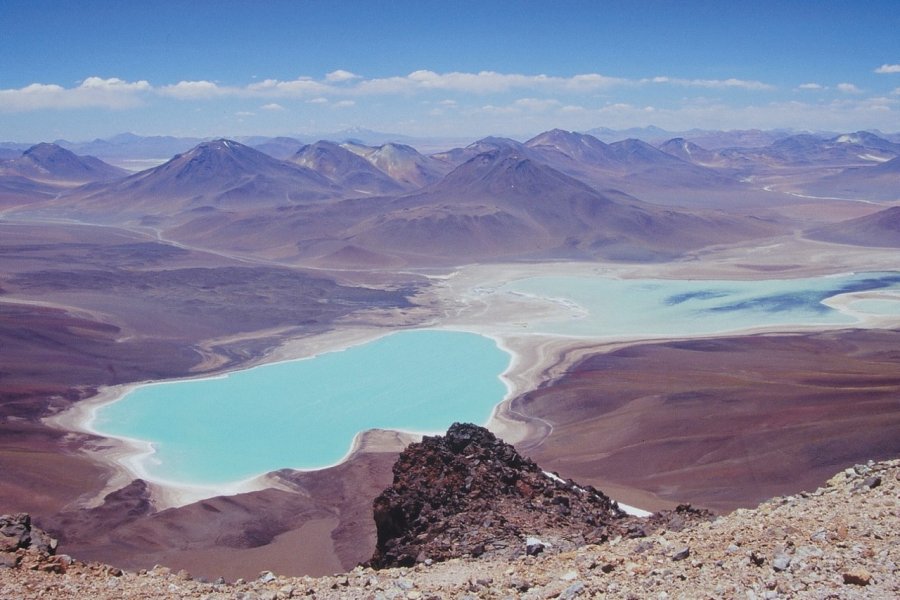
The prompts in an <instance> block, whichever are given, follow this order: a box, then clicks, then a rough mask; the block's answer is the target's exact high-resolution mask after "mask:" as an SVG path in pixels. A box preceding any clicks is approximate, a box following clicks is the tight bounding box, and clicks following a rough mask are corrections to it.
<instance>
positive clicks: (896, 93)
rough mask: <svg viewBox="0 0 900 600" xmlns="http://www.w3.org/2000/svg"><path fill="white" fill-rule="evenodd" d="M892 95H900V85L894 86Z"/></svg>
mask: <svg viewBox="0 0 900 600" xmlns="http://www.w3.org/2000/svg"><path fill="white" fill-rule="evenodd" d="M891 96H900V87H898V88H894V91H893V92H891Z"/></svg>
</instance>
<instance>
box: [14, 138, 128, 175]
mask: <svg viewBox="0 0 900 600" xmlns="http://www.w3.org/2000/svg"><path fill="white" fill-rule="evenodd" d="M126 174H127V171H124V170H122V169H119V168H117V167H114V166H112V165H108V164H106V163H105V162H103V161H102V160H100V159H98V158H94V157H93V156H78V155H76V154H74V153H73V152H70V151H68V150H66V149H65V148H62V147H60V146H58V145H56V144H47V143H42V144H37V145H35V146H32V147H31V148H29V149H28V150H26V151H25V152H24V153H23V154H22V156H20V157H19V158H15V159H12V160H9V161H6V162H3V163H0V175H13V176H19V177H25V178H28V179H32V180H35V181H42V182H53V183H71V184H82V183H88V182H93V181H110V180H113V179H118V178H121V177H124V176H125V175H126Z"/></svg>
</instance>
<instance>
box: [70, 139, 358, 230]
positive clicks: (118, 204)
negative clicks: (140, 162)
mask: <svg viewBox="0 0 900 600" xmlns="http://www.w3.org/2000/svg"><path fill="white" fill-rule="evenodd" d="M341 193H342V190H341V189H340V188H339V187H338V186H336V185H334V184H333V183H332V182H331V181H329V180H328V179H326V178H325V177H323V176H322V175H319V174H318V173H316V172H314V171H312V170H311V169H308V168H306V167H302V166H300V165H296V164H291V163H287V162H284V161H280V160H276V159H274V158H272V157H271V156H269V155H267V154H263V153H262V152H260V151H258V150H254V149H253V148H250V147H249V146H245V145H243V144H239V143H237V142H234V141H231V140H225V139H220V140H215V141H212V142H203V143H201V144H200V145H198V146H197V147H195V148H193V149H192V150H190V151H189V152H185V153H184V154H179V155H176V156H175V157H174V158H172V159H171V160H169V161H168V162H166V163H164V164H162V165H160V166H158V167H154V168H152V169H148V170H146V171H141V172H140V173H135V174H134V175H131V176H129V177H126V178H125V179H122V180H120V181H117V182H114V183H111V184H108V185H105V186H94V187H92V188H89V189H85V190H84V191H83V192H82V194H81V195H82V198H83V202H82V204H81V205H82V206H84V207H92V208H94V209H97V208H101V209H103V210H105V211H108V212H110V213H113V214H114V213H117V212H124V213H128V214H135V213H138V214H155V215H165V216H171V215H173V214H175V213H177V212H181V211H184V210H191V209H197V208H200V207H204V206H207V207H209V206H211V207H243V208H247V207H259V206H272V205H283V204H285V205H286V204H292V203H304V202H318V201H322V200H328V199H333V198H337V197H339V196H340V195H341ZM70 202H71V200H70Z"/></svg>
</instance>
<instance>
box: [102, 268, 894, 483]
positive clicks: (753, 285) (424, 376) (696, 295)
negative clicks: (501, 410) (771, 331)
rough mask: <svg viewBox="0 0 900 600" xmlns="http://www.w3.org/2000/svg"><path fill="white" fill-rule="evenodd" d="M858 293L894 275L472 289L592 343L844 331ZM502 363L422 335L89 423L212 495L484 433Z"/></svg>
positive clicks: (600, 281)
mask: <svg viewBox="0 0 900 600" xmlns="http://www.w3.org/2000/svg"><path fill="white" fill-rule="evenodd" d="M867 290H882V291H885V292H890V294H896V292H897V291H900V273H896V272H886V273H861V274H848V275H841V276H832V277H819V278H808V279H793V280H770V281H699V280H698V281H677V280H662V279H659V280H649V279H645V280H635V279H607V278H601V277H592V278H588V277H535V278H530V279H523V280H519V281H515V282H512V283H509V284H505V285H501V286H498V287H497V288H494V289H492V290H482V291H483V292H486V293H488V294H489V295H490V294H499V295H503V294H514V295H518V296H528V297H533V298H537V299H539V300H540V301H542V302H546V301H550V302H553V303H555V304H556V305H557V306H558V308H559V309H560V310H557V311H554V314H555V315H556V316H554V317H552V318H548V319H544V320H540V321H533V322H530V323H527V324H524V326H523V329H522V331H523V332H525V333H528V332H533V333H543V334H552V335H564V336H579V337H593V338H607V337H654V336H661V337H664V336H689V335H702V334H711V333H724V332H729V331H737V330H744V329H749V328H756V327H767V326H779V325H785V326H797V325H809V326H812V325H837V326H841V325H852V324H854V323H856V322H858V319H857V317H856V316H854V314H853V313H852V312H841V311H840V310H836V309H834V308H831V307H829V306H827V305H825V304H823V300H826V299H828V298H831V297H833V296H836V295H839V294H845V293H851V292H860V291H867ZM895 297H896V298H897V300H896V301H894V300H891V299H890V296H889V295H887V294H886V295H885V298H879V299H877V300H875V299H859V300H854V301H852V302H850V303H849V307H851V310H852V311H859V312H868V313H870V314H871V313H877V314H879V315H892V314H900V294H896V296H895ZM509 363H510V356H509V355H508V354H507V353H506V352H504V351H502V350H500V349H499V348H498V347H497V345H496V343H495V342H494V341H492V340H490V339H488V338H486V337H483V336H480V335H475V334H471V333H462V332H450V331H436V330H420V331H402V332H398V333H394V334H391V335H388V336H385V337H383V338H380V339H378V340H375V341H373V342H369V343H367V344H363V345H361V346H356V347H353V348H349V349H347V350H344V351H340V352H331V353H326V354H322V355H320V356H317V357H314V358H311V359H307V360H302V361H292V362H286V363H280V364H275V365H266V366H262V367H257V368H254V369H250V370H247V371H241V372H236V373H231V374H230V375H228V376H227V377H220V378H217V379H205V380H190V381H181V382H172V383H163V384H152V385H146V386H142V387H139V388H137V389H135V390H134V391H132V392H131V393H129V394H128V395H127V396H126V397H125V398H123V399H121V400H119V401H117V402H114V403H112V404H109V405H106V406H104V407H102V408H100V409H99V410H98V411H97V413H96V416H95V420H94V422H93V423H92V424H91V425H92V427H93V428H94V429H95V430H97V431H98V432H100V433H104V434H107V435H112V436H117V437H128V438H135V439H140V440H151V441H152V442H153V444H154V447H155V450H156V452H155V453H154V454H153V455H151V456H149V457H147V458H145V459H142V462H141V465H140V468H141V469H142V470H143V471H145V472H146V473H145V474H146V476H149V477H151V478H154V479H157V480H164V481H170V482H174V483H190V484H200V485H216V484H223V483H232V482H235V481H239V480H241V479H246V478H248V477H251V476H254V475H258V474H261V473H265V472H268V471H272V470H275V469H279V468H286V467H287V468H301V469H302V468H318V467H323V466H327V465H329V464H334V463H335V462H338V461H339V460H341V458H343V457H344V456H345V455H346V453H347V452H348V450H349V449H350V446H351V442H352V440H353V437H354V436H355V435H356V434H357V433H358V432H360V431H363V430H366V429H372V428H384V429H400V430H409V431H417V432H442V431H444V430H446V428H447V427H448V426H449V425H450V424H451V423H453V422H454V421H469V422H475V423H485V422H486V421H487V420H488V419H489V417H490V415H491V413H492V411H493V408H494V407H495V406H496V405H497V404H498V403H499V402H500V401H501V400H502V399H503V397H504V396H505V394H506V387H505V385H504V384H503V382H502V381H501V379H500V377H499V376H500V375H501V374H502V373H503V372H504V371H505V370H506V369H507V368H508V366H509Z"/></svg>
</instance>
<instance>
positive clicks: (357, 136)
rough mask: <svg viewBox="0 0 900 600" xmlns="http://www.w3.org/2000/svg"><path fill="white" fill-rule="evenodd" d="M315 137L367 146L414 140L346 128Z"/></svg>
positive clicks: (395, 135) (396, 135) (389, 134)
mask: <svg viewBox="0 0 900 600" xmlns="http://www.w3.org/2000/svg"><path fill="white" fill-rule="evenodd" d="M316 137H318V138H320V139H326V140H338V141H341V142H353V143H356V144H363V145H368V146H380V145H383V144H389V143H404V142H411V141H413V140H414V139H415V138H411V137H409V136H407V135H402V134H400V133H387V132H384V131H373V130H371V129H366V128H365V127H348V128H346V129H341V130H339V131H330V132H327V133H320V134H317V135H316Z"/></svg>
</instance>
